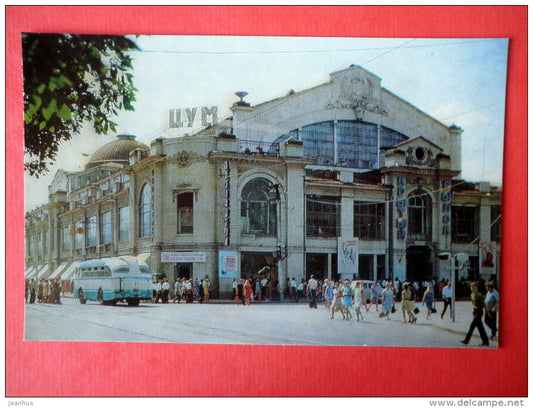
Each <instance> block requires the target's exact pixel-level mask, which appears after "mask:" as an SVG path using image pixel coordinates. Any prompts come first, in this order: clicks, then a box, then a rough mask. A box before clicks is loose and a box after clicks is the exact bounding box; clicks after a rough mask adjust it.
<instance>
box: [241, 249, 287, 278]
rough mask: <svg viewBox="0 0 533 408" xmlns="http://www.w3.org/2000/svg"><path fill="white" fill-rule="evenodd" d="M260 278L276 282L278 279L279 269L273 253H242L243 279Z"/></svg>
mask: <svg viewBox="0 0 533 408" xmlns="http://www.w3.org/2000/svg"><path fill="white" fill-rule="evenodd" d="M258 276H266V277H267V279H274V280H276V279H277V278H278V269H277V265H276V264H275V262H274V258H273V257H272V253H271V252H241V278H244V279H252V278H256V277H258Z"/></svg>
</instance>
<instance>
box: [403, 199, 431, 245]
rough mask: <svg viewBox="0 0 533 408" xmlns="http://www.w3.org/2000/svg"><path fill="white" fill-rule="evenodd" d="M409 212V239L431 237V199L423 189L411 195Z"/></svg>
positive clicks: (426, 238)
mask: <svg viewBox="0 0 533 408" xmlns="http://www.w3.org/2000/svg"><path fill="white" fill-rule="evenodd" d="M408 211H409V213H408V217H407V220H408V221H407V223H408V227H407V235H408V239H412V240H415V241H428V240H430V239H431V199H430V198H429V196H428V194H427V193H426V192H424V191H422V190H417V191H414V192H413V193H411V194H410V195H409V210H408Z"/></svg>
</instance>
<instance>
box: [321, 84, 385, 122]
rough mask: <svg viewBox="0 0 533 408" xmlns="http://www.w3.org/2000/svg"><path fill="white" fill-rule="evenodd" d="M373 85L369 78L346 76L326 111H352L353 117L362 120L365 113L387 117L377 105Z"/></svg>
mask: <svg viewBox="0 0 533 408" xmlns="http://www.w3.org/2000/svg"><path fill="white" fill-rule="evenodd" d="M376 92H379V90H376V89H375V85H374V84H373V83H372V81H370V79H369V78H366V79H363V78H359V77H357V76H347V77H345V78H344V79H343V80H342V81H341V83H340V94H339V97H338V99H337V100H336V101H335V102H333V103H329V104H328V105H327V109H352V110H353V111H354V113H355V117H356V118H357V119H358V120H362V119H363V116H364V113H365V112H373V113H375V114H378V115H383V116H388V113H387V112H386V111H385V110H384V109H383V108H382V107H381V106H380V105H379V101H378V99H377V98H376V97H375V94H376Z"/></svg>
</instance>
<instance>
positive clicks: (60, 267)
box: [48, 262, 68, 279]
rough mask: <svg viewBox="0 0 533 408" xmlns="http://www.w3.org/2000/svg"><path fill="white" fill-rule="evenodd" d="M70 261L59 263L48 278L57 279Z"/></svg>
mask: <svg viewBox="0 0 533 408" xmlns="http://www.w3.org/2000/svg"><path fill="white" fill-rule="evenodd" d="M67 265H68V262H63V263H62V264H61V265H59V266H58V267H57V268H56V270H55V271H54V272H53V273H52V274H51V275H50V276H49V277H48V279H55V278H57V277H58V276H59V275H60V274H61V272H62V271H63V270H64V269H65V268H66V267H67Z"/></svg>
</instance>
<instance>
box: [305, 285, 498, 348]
mask: <svg viewBox="0 0 533 408" xmlns="http://www.w3.org/2000/svg"><path fill="white" fill-rule="evenodd" d="M484 287H485V290H484V293H482V292H481V290H480V283H479V282H471V283H470V289H471V302H472V307H473V312H472V313H473V320H472V323H471V324H470V327H469V330H468V332H467V335H466V337H465V338H464V339H463V340H462V341H461V343H463V344H468V343H469V341H470V338H471V336H472V334H473V332H474V330H476V329H477V330H478V331H479V335H480V337H481V340H482V343H481V344H480V346H489V339H490V340H494V338H495V337H496V334H497V331H498V329H497V314H498V309H499V302H500V297H499V293H498V291H497V290H496V289H495V284H494V282H493V281H488V282H486V283H484ZM420 288H423V292H421V291H420ZM452 290H453V289H452V284H451V282H446V281H444V280H443V281H442V282H441V283H440V284H439V286H438V287H437V288H435V284H434V282H427V283H426V282H425V283H423V284H422V285H419V284H418V285H417V284H416V283H415V282H403V283H400V281H399V280H396V281H394V282H392V281H387V280H385V281H382V282H377V281H375V282H373V283H372V284H371V285H367V287H366V288H365V282H363V281H359V280H353V281H350V280H348V279H345V280H339V281H335V280H330V279H325V280H324V282H319V281H317V280H316V279H315V277H314V276H313V275H311V278H310V279H309V281H308V282H307V285H306V295H307V298H308V300H309V308H311V309H316V308H317V299H318V298H321V299H323V301H324V306H325V308H326V310H327V311H328V312H329V313H330V318H331V319H334V318H335V314H336V313H337V312H340V313H341V315H342V319H343V320H351V319H352V318H353V317H355V319H356V320H357V321H358V322H359V321H362V320H364V319H365V315H364V313H363V312H365V313H369V312H371V311H372V309H373V308H375V311H376V312H377V313H379V317H380V318H384V319H386V320H391V314H393V313H395V312H396V303H399V307H400V309H401V311H402V318H403V322H404V323H406V324H407V323H409V324H416V322H417V320H418V315H419V313H420V312H421V310H420V308H419V307H417V305H416V302H417V301H420V303H421V305H420V307H423V308H424V309H425V310H426V313H425V318H426V320H431V319H432V316H433V315H434V314H437V313H438V311H437V309H436V300H437V298H439V297H440V299H442V301H443V309H442V312H441V313H440V318H441V319H444V317H445V315H446V311H447V310H448V308H449V310H450V317H452V313H453V312H452V298H453V293H452ZM380 305H381V306H380ZM352 311H353V312H354V315H355V316H353V315H352ZM483 316H484V317H485V318H484V320H483ZM483 323H484V324H485V325H486V326H487V327H488V328H489V331H490V337H489V336H488V335H487V333H486V331H485V327H484V324H483Z"/></svg>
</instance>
